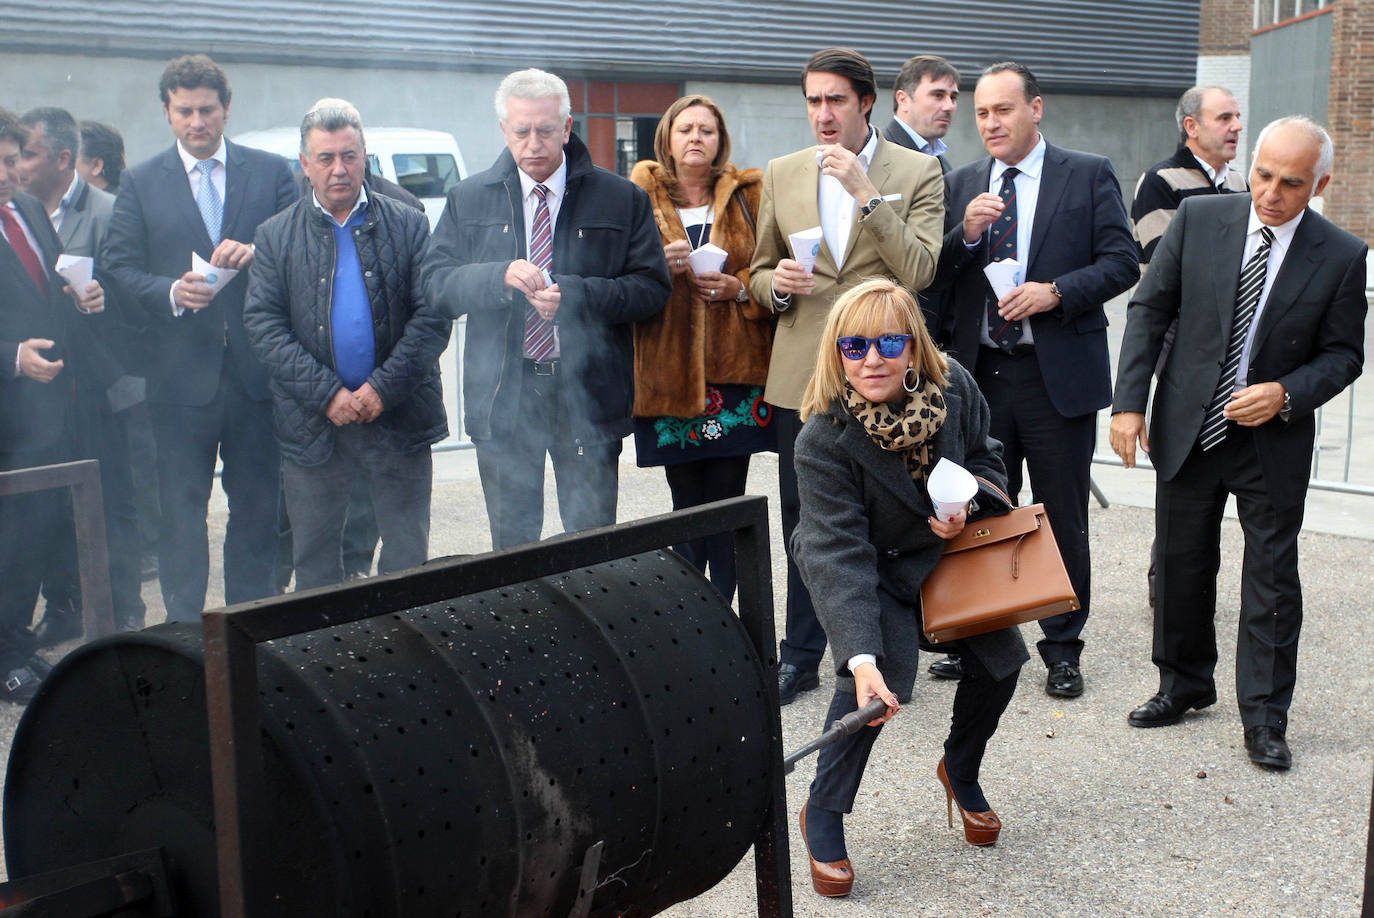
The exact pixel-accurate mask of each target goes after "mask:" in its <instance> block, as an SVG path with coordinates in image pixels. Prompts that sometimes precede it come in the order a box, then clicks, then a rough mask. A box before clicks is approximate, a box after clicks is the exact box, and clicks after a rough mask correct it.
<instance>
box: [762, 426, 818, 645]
mask: <svg viewBox="0 0 1374 918" xmlns="http://www.w3.org/2000/svg"><path fill="white" fill-rule="evenodd" d="M774 411H775V414H774V419H775V420H774V423H776V424H777V431H778V505H779V510H780V511H781V514H782V544H783V550H784V551H785V552H786V553H787V618H786V625H785V631H784V633H783V638H782V641H781V643H780V645H779V654H778V656H779V658H780V661H781V662H783V663H790V664H792V665H793V666H795V667H797V669H799V670H801V671H802V672H815V671H816V670H817V669H818V668H819V667H820V663H821V657H822V656H824V654H825V644H826V638H825V629H824V628H822V627H821V623H820V620H819V619H817V618H816V607H815V605H814V604H813V603H812V601H811V593H810V592H809V591H808V590H807V589H806V584H805V583H803V582H802V577H801V569H800V568H798V567H797V562H796V560H795V559H794V558H793V557H792V531H793V530H794V529H796V528H797V521H798V520H799V519H800V518H801V496H800V495H799V494H798V491H797V468H796V462H795V455H796V452H795V444H796V439H797V434H799V433H800V432H801V416H800V415H799V414H798V413H797V412H796V411H794V410H792V409H789V408H775V409H774Z"/></svg>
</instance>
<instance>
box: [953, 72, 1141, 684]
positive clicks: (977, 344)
mask: <svg viewBox="0 0 1374 918" xmlns="http://www.w3.org/2000/svg"><path fill="white" fill-rule="evenodd" d="M973 105H974V112H975V117H976V119H977V122H978V133H979V135H980V136H981V137H982V140H983V146H984V147H985V148H986V149H987V151H988V153H989V154H991V155H990V156H989V158H987V159H983V160H979V161H978V162H974V163H970V164H969V165H967V166H963V167H962V168H959V169H956V170H954V171H953V172H951V173H950V174H949V175H948V176H946V188H947V192H948V193H947V195H946V204H945V240H944V246H943V248H942V249H941V252H940V265H939V270H938V271H937V273H936V282H935V285H933V286H935V287H936V288H939V289H948V290H949V301H948V302H949V306H950V308H951V309H952V311H953V316H952V328H953V335H952V338H951V341H950V349H951V350H952V351H953V353H954V355H955V356H956V357H957V358H958V359H959V361H960V362H961V363H962V364H964V366H966V367H968V368H969V369H970V370H972V371H973V374H974V378H975V379H977V381H978V386H979V388H980V389H982V391H983V395H984V396H985V397H986V398H987V400H988V407H989V408H991V409H992V436H994V437H996V438H997V439H998V440H1001V441H1002V444H1003V446H1004V448H1005V453H1004V456H1005V459H1006V465H1007V480H1008V482H1009V484H1010V487H1009V489H1008V490H1009V492H1010V493H1011V495H1012V496H1013V498H1014V497H1015V496H1016V494H1017V492H1018V491H1019V490H1020V489H1021V463H1022V461H1023V460H1024V461H1025V463H1026V465H1027V466H1028V468H1029V471H1030V481H1031V490H1032V494H1033V499H1034V500H1035V501H1037V502H1040V503H1043V504H1044V505H1045V509H1046V511H1047V512H1048V515H1049V519H1050V522H1051V523H1052V525H1053V526H1054V534H1055V538H1056V539H1057V541H1058V543H1059V549H1060V552H1061V554H1062V555H1063V556H1064V566H1065V567H1066V568H1067V569H1068V573H1069V579H1070V581H1071V582H1072V584H1073V588H1074V592H1075V593H1077V594H1078V600H1079V602H1080V603H1081V608H1080V609H1079V610H1078V611H1077V612H1070V613H1066V614H1064V615H1057V616H1054V617H1053V618H1048V619H1045V620H1044V621H1042V622H1041V623H1040V626H1041V630H1042V631H1043V632H1044V637H1043V639H1042V640H1041V641H1040V642H1039V643H1038V645H1037V646H1038V649H1039V651H1040V657H1041V659H1042V660H1044V662H1045V665H1046V666H1047V667H1048V670H1049V671H1048V674H1047V678H1046V682H1045V690H1046V691H1047V692H1048V693H1049V694H1051V695H1055V696H1058V697H1065V698H1073V697H1076V696H1078V695H1081V694H1082V693H1083V676H1082V671H1081V669H1080V665H1079V659H1080V654H1081V653H1082V650H1083V641H1082V640H1081V638H1080V633H1081V632H1082V630H1083V625H1084V622H1086V620H1087V618H1088V611H1089V608H1090V605H1091V603H1090V595H1089V588H1090V560H1089V557H1088V494H1089V473H1090V467H1091V463H1092V454H1093V441H1094V438H1095V434H1096V412H1097V411H1098V409H1100V408H1105V407H1106V406H1107V405H1108V404H1109V403H1110V402H1111V377H1110V375H1109V367H1108V357H1107V315H1106V313H1105V312H1104V311H1103V308H1102V304H1103V303H1104V302H1105V301H1106V300H1109V299H1111V298H1112V297H1114V296H1116V295H1117V294H1119V293H1121V292H1122V291H1124V290H1126V289H1127V288H1129V287H1130V286H1131V285H1132V284H1133V283H1135V282H1136V280H1137V279H1139V277H1140V268H1139V265H1138V263H1137V261H1136V247H1135V240H1134V239H1133V238H1132V237H1131V228H1130V224H1129V223H1128V222H1127V220H1126V208H1125V206H1124V205H1123V203H1122V199H1121V187H1120V185H1118V184H1117V180H1116V176H1115V175H1114V174H1113V172H1112V165H1111V163H1109V162H1108V161H1107V160H1106V159H1105V158H1103V157H1101V156H1094V155H1092V154H1090V153H1079V152H1075V151H1073V150H1064V149H1060V148H1059V147H1055V146H1052V145H1050V144H1048V143H1046V142H1045V140H1044V138H1043V137H1041V136H1040V132H1039V128H1038V125H1039V123H1040V116H1041V114H1042V112H1043V107H1044V106H1043V102H1042V100H1041V98H1040V89H1039V85H1038V84H1037V83H1036V80H1035V77H1034V76H1033V75H1032V74H1031V72H1030V71H1029V70H1028V69H1027V68H1025V67H1024V66H1022V65H1021V64H1017V63H1014V62H1005V63H1000V64H994V65H992V66H991V67H989V68H987V69H986V70H985V71H983V74H982V76H981V77H979V79H978V85H977V86H976V87H975V88H974V92H973ZM1006 259H1014V260H1016V261H1018V262H1019V263H1020V264H1021V265H1023V268H1022V274H1021V278H1022V280H1023V281H1024V282H1023V283H1020V284H1017V285H1016V286H1015V287H1013V288H1012V289H1011V290H1010V291H1008V292H1006V293H1005V294H1004V295H1002V296H1001V297H1000V298H999V297H998V296H997V295H995V294H994V293H993V290H992V287H991V286H990V284H989V282H988V280H987V277H986V276H985V274H984V271H983V268H984V266H985V265H987V264H988V263H989V262H992V261H1002V260H1006Z"/></svg>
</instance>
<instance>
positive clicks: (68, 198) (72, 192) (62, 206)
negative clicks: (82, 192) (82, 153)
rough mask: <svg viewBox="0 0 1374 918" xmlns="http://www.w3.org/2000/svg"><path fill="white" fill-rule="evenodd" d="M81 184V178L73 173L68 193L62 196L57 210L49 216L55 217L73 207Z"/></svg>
mask: <svg viewBox="0 0 1374 918" xmlns="http://www.w3.org/2000/svg"><path fill="white" fill-rule="evenodd" d="M80 182H81V176H79V175H77V174H76V173H72V183H71V184H70V185H68V186H67V191H66V193H65V194H63V195H62V200H60V201H58V202H57V210H55V211H53V212H52V213H50V214H48V216H50V217H55V216H57V215H58V214H60V213H64V212H65V211H66V210H67V208H68V207H71V206H72V198H74V197H76V186H77V185H78V184H79V183H80Z"/></svg>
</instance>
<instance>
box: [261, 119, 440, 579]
mask: <svg viewBox="0 0 1374 918" xmlns="http://www.w3.org/2000/svg"><path fill="white" fill-rule="evenodd" d="M300 160H301V169H302V170H303V171H304V172H305V175H306V176H307V177H308V178H309V180H310V186H311V189H312V190H313V194H311V195H309V196H308V197H305V198H302V199H301V200H300V201H297V202H296V203H295V204H294V205H292V206H291V207H289V208H287V209H286V210H284V211H282V212H281V213H280V214H278V215H277V216H275V217H273V218H272V219H271V220H268V221H267V222H265V223H263V224H262V226H261V227H259V229H258V233H257V236H256V238H255V240H254V245H255V247H256V250H257V253H256V257H255V258H254V261H253V266H252V269H251V274H250V276H249V281H248V295H247V299H246V300H245V302H244V307H243V324H244V328H245V330H246V331H247V333H248V339H249V342H250V343H251V344H252V347H253V351H254V353H255V354H256V355H257V357H258V359H259V360H261V361H262V363H263V365H264V366H265V367H266V368H267V373H268V376H269V378H270V387H271V390H272V401H273V425H274V427H275V430H276V434H277V442H278V443H279V444H280V446H281V453H282V484H283V486H284V489H285V494H286V507H287V512H288V513H289V515H290V517H291V528H292V533H293V544H294V548H293V552H294V556H295V565H296V588H297V589H309V588H312V587H319V586H328V585H330V584H334V583H339V582H341V581H342V580H343V573H344V572H343V567H342V562H341V560H340V542H341V538H342V532H343V523H344V513H345V511H346V509H347V505H348V496H349V493H350V491H351V490H352V484H353V482H354V480H355V479H356V478H358V477H359V476H365V477H366V479H367V482H368V487H369V490H370V492H371V496H372V502H373V505H374V507H375V508H376V513H377V526H378V529H379V530H380V532H381V537H382V553H381V558H380V559H379V562H378V571H379V572H381V573H387V572H390V571H397V570H404V569H405V568H408V567H414V566H415V565H418V564H421V563H423V562H424V561H425V559H426V558H427V556H428V552H429V503H430V487H431V481H432V474H433V470H432V465H431V460H430V453H429V446H430V444H432V443H434V442H436V441H438V440H441V439H443V438H444V437H445V436H447V435H448V422H447V419H446V416H445V413H444V402H443V390H442V388H441V387H440V383H439V367H438V357H439V354H440V353H442V352H443V350H444V347H445V346H446V345H447V344H448V337H449V330H450V327H451V323H450V321H449V320H448V319H446V318H444V317H443V316H442V315H440V314H439V313H438V312H437V311H436V310H434V309H432V308H430V307H429V306H427V305H426V304H425V303H424V301H423V300H422V298H421V296H420V285H419V269H420V262H421V259H422V258H423V257H424V253H425V246H426V243H427V239H428V230H427V224H426V221H425V216H424V214H423V213H420V212H419V211H416V210H415V209H414V208H411V207H407V206H405V205H404V204H400V203H398V202H396V201H394V200H392V199H390V198H386V197H383V196H381V195H371V196H369V195H368V193H367V191H366V189H365V188H364V187H363V174H364V170H365V168H366V162H367V158H366V152H365V147H364V140H363V128H362V123H361V122H360V120H359V119H358V116H357V111H356V109H354V108H353V107H352V106H350V105H348V104H347V103H345V102H342V100H321V103H320V104H318V105H317V106H316V107H315V108H313V109H311V110H310V111H309V112H307V113H306V116H305V120H304V121H302V122H301V154H300Z"/></svg>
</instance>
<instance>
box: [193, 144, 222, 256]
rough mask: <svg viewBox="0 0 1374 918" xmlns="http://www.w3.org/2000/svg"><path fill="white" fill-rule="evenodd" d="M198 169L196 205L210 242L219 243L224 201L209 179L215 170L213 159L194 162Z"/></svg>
mask: <svg viewBox="0 0 1374 918" xmlns="http://www.w3.org/2000/svg"><path fill="white" fill-rule="evenodd" d="M196 168H197V169H199V170H200V190H199V191H198V192H196V206H197V207H199V208H200V218H201V219H202V220H204V221H205V231H206V232H207V233H209V234H210V244H211V245H212V246H216V245H219V232H220V224H221V223H223V222H224V202H223V201H221V200H220V199H219V192H218V191H216V190H215V183H214V182H212V181H210V173H212V172H214V171H215V161H214V160H213V159H202V160H201V161H200V162H198V163H196Z"/></svg>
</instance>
